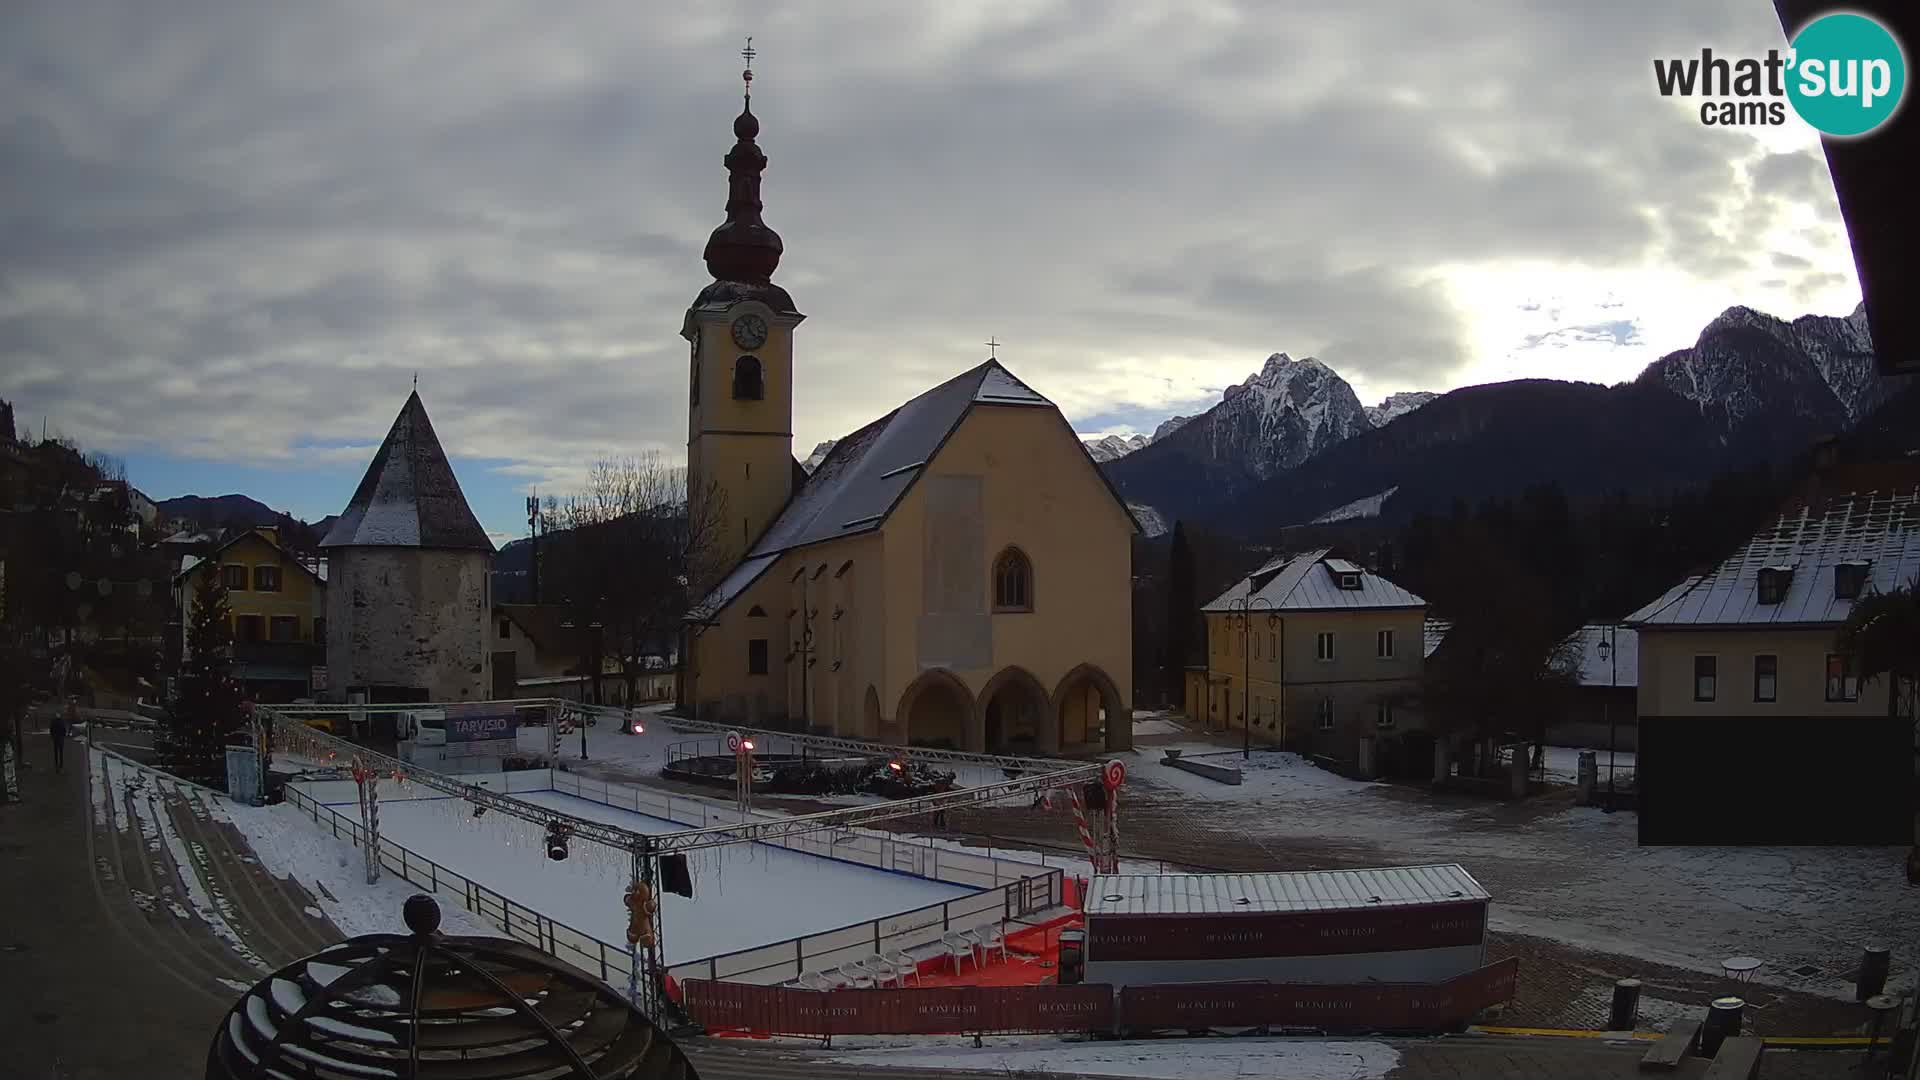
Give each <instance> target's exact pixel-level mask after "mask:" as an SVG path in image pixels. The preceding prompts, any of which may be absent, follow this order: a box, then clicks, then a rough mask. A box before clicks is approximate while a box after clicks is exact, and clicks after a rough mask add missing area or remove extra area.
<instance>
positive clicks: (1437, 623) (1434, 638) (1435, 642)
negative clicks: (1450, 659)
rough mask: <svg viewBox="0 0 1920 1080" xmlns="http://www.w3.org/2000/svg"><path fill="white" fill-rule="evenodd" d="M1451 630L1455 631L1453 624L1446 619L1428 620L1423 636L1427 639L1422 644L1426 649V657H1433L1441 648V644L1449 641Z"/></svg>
mask: <svg viewBox="0 0 1920 1080" xmlns="http://www.w3.org/2000/svg"><path fill="white" fill-rule="evenodd" d="M1451 629H1453V623H1451V622H1449V621H1448V620H1446V619H1428V620H1427V623H1426V626H1425V627H1424V628H1423V633H1422V635H1421V636H1422V637H1423V638H1424V639H1425V640H1424V641H1423V642H1422V644H1423V645H1424V646H1425V648H1426V654H1425V655H1426V656H1428V657H1431V656H1432V655H1433V653H1434V650H1436V649H1438V648H1439V647H1440V643H1441V642H1443V641H1445V640H1447V631H1449V630H1451Z"/></svg>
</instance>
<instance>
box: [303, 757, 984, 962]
mask: <svg viewBox="0 0 1920 1080" xmlns="http://www.w3.org/2000/svg"><path fill="white" fill-rule="evenodd" d="M589 753H591V749H589ZM515 797H516V798H519V799H522V800H524V801H527V802H531V803H534V804H536V805H539V806H545V807H548V808H550V809H554V810H560V811H563V812H565V813H567V814H571V815H574V816H576V817H582V818H587V819H589V820H594V821H600V822H605V823H607V824H610V825H617V826H619V827H621V828H624V829H630V830H632V831H634V832H642V833H650V834H657V833H664V832H673V831H676V830H679V829H682V828H684V827H685V826H682V825H676V824H674V823H673V822H669V821H663V820H661V819H659V818H654V817H648V816H646V815H644V814H636V813H633V812H632V811H630V810H622V809H619V808H618V807H611V806H605V805H602V804H600V803H596V802H592V801H589V800H586V799H581V798H578V797H576V796H573V795H567V794H563V793H561V792H553V791H542V792H531V793H524V794H519V795H516V796H515ZM278 809H285V810H286V811H287V812H288V813H290V814H293V815H295V816H296V817H297V816H298V813H299V812H298V811H297V810H294V809H292V808H291V807H285V808H276V810H278ZM339 809H341V811H342V812H343V813H348V814H353V813H355V812H356V811H355V809H354V807H353V805H352V804H348V805H346V806H344V807H341V808H339ZM380 831H381V834H382V835H383V836H385V837H386V838H387V839H389V840H391V841H393V842H394V843H397V844H400V845H402V846H404V847H406V848H408V849H410V850H412V851H415V852H418V853H419V854H421V855H424V856H426V857H427V858H429V859H432V860H434V861H435V862H438V863H440V864H441V865H442V866H445V867H447V868H448V869H450V870H452V871H454V872H455V873H457V874H460V875H462V876H464V877H467V878H470V879H471V880H473V881H477V882H479V883H480V884H481V885H483V886H485V887H487V888H489V889H492V890H493V891H494V892H497V893H499V894H501V895H502V896H505V897H507V898H509V899H511V900H513V901H514V902H515V903H518V904H521V905H523V906H525V907H528V908H531V909H533V910H534V911H538V912H540V913H541V914H543V915H546V916H548V917H550V918H552V919H555V920H557V921H558V922H561V923H564V924H566V925H567V926H570V927H572V928H573V929H575V930H578V931H580V932H582V933H585V934H588V935H590V936H592V937H595V938H598V939H599V940H601V941H606V942H620V941H623V940H625V936H624V935H625V932H626V922H627V912H626V909H625V907H624V906H623V904H622V899H621V898H622V894H623V891H624V890H625V888H626V885H627V881H628V880H629V879H628V875H629V873H630V871H629V864H628V856H627V855H626V854H625V853H622V852H616V851H613V850H611V849H607V848H603V847H601V846H599V845H597V844H592V843H587V842H584V841H575V842H574V843H573V844H572V845H571V847H570V849H569V857H568V858H567V859H566V860H565V861H564V862H553V861H551V860H549V859H548V858H547V854H546V844H545V838H544V834H543V833H542V832H541V830H540V829H539V828H538V827H537V826H535V825H533V824H531V823H529V822H525V821H520V820H517V819H513V818H507V817H505V816H504V815H501V814H488V815H485V816H484V817H480V818H475V817H474V816H473V813H472V806H471V805H470V804H469V803H467V802H466V801H465V800H463V799H454V798H443V799H412V800H407V801H393V802H384V803H382V804H381V806H380ZM688 863H689V865H690V869H691V870H692V872H693V892H694V898H693V899H692V900H688V899H686V898H684V897H680V896H674V895H671V894H668V895H665V896H663V897H662V906H661V920H662V926H663V930H664V940H665V949H666V959H667V962H668V963H672V964H679V963H685V962H687V961H691V960H698V959H703V958H705V957H708V956H713V955H716V954H720V953H727V952H733V951H736V950H739V949H747V948H752V947H754V946H758V945H765V944H770V943H772V942H776V941H785V940H787V939H789V938H794V937H799V936H802V935H806V934H814V933H820V932H823V931H827V930H834V929H838V928H840V927H843V926H848V925H851V924H853V923H858V922H862V921H865V920H868V919H874V918H880V917H883V916H886V915H893V914H898V913H900V912H905V911H912V910H915V909H918V908H922V907H927V906H929V905H933V904H938V903H940V902H941V901H943V900H950V899H953V898H956V897H960V896H967V895H971V893H972V890H969V889H966V888H964V887H961V886H958V885H948V884H945V883H943V882H938V881H931V880H928V879H926V878H918V877H910V876H908V875H905V874H895V873H889V872H887V871H884V870H875V869H870V868H868V867H864V866H858V865H855V864H852V863H846V862H839V861H836V860H833V859H823V858H819V857H816V856H812V855H807V854H803V853H800V852H794V851H788V850H786V849H784V848H775V847H769V846H767V845H764V844H736V845H732V846H729V847H724V848H715V849H708V850H705V851H698V852H694V853H692V854H690V855H689V856H688Z"/></svg>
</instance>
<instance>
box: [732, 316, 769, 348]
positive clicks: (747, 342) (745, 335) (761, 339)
mask: <svg viewBox="0 0 1920 1080" xmlns="http://www.w3.org/2000/svg"><path fill="white" fill-rule="evenodd" d="M733 343H734V344H735V345H738V346H740V347H741V348H743V349H757V348H759V347H760V346H762V345H765V344H766V343H767V320H765V319H763V318H761V317H760V316H758V315H742V316H740V317H739V318H737V319H735V320H733Z"/></svg>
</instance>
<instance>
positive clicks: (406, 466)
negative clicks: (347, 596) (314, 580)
mask: <svg viewBox="0 0 1920 1080" xmlns="http://www.w3.org/2000/svg"><path fill="white" fill-rule="evenodd" d="M320 546H321V547H323V548H340V547H409V548H435V549H439V550H451V551H484V552H486V553H487V554H489V555H491V554H492V553H493V541H491V540H489V539H487V532H486V530H485V529H482V528H481V527H480V522H479V520H478V519H477V518H475V517H474V516H473V510H472V508H471V507H469V506H468V505H467V497H466V496H465V495H463V494H461V492H460V481H459V480H457V479H455V477H454V475H453V466H452V465H451V464H449V463H448V462H447V455H446V452H445V451H443V450H441V449H440V440H439V438H438V437H436V436H435V435H434V433H433V423H432V422H431V421H429V420H428V419H427V407H426V406H425V405H423V404H421V403H420V392H419V391H418V390H416V391H414V392H413V393H412V394H411V395H409V396H408V398H407V403H406V404H405V405H403V406H401V407H400V415H399V416H397V417H395V418H394V421H393V429H392V430H390V431H388V432H387V439H386V441H385V442H383V443H381V444H380V450H379V452H378V453H376V454H374V455H373V462H372V464H370V465H368V466H367V475H365V476H364V477H361V479H360V486H359V487H358V488H356V489H354V492H353V499H352V501H350V502H349V503H347V508H346V509H345V510H344V511H342V512H341V514H340V520H338V521H336V522H334V525H333V528H332V529H331V530H330V531H328V533H327V538H326V539H325V540H322V541H321V542H320Z"/></svg>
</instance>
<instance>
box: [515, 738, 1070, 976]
mask: <svg viewBox="0 0 1920 1080" xmlns="http://www.w3.org/2000/svg"><path fill="white" fill-rule="evenodd" d="M553 789H554V790H555V791H561V792H565V793H566V794H569V795H575V796H578V797H580V798H583V799H586V800H588V801H590V802H597V803H600V804H601V805H604V806H614V807H619V808H620V809H623V810H632V811H634V812H635V813H640V814H646V815H648V816H650V817H657V818H661V819H663V820H667V821H672V822H675V823H677V824H681V825H687V826H689V827H695V828H704V827H707V826H711V825H733V824H738V823H740V822H741V821H742V820H743V819H742V818H741V816H740V814H739V813H738V812H736V811H731V810H724V809H721V808H720V807H718V806H717V805H715V804H712V803H709V802H705V801H700V800H695V799H690V798H688V797H686V796H674V795H670V794H668V793H666V792H661V791H653V790H648V789H642V788H634V787H629V786H626V785H622V784H609V783H605V782H602V781H596V780H583V779H581V778H580V777H577V776H573V775H571V774H569V773H566V772H555V773H554V774H553ZM773 816H774V815H767V814H750V815H748V816H747V819H746V820H754V819H763V818H771V817H773ZM766 843H768V844H769V845H770V846H774V847H784V848H786V849H788V850H790V851H799V852H804V853H806V854H809V855H814V856H818V857H821V858H828V859H837V860H839V861H842V862H850V863H854V864H856V865H859V866H866V867H870V868H874V869H879V870H890V871H893V872H896V873H903V874H912V875H914V876H916V877H924V878H931V879H933V880H935V881H942V882H946V883H947V884H951V885H964V886H966V887H968V888H973V889H979V890H982V891H980V892H977V893H974V894H973V895H971V896H962V897H958V898H956V899H953V900H947V901H944V902H942V903H939V904H930V905H928V906H926V907H923V908H918V909H915V910H913V911H907V912H902V913H900V914H897V915H889V916H885V917H883V918H879V919H873V920H870V921H868V922H863V923H856V924H854V925H852V926H843V927H841V928H839V929H837V930H827V931H822V932H820V933H817V934H807V935H803V936H801V937H796V938H789V939H787V940H785V941H777V942H773V943H770V944H767V945H757V946H754V947H753V948H750V949H740V950H737V951H735V952H730V953H723V954H721V955H718V956H711V957H707V958H705V959H701V960H692V961H688V962H686V963H681V964H676V965H674V966H673V967H671V968H669V969H668V970H669V973H670V974H672V975H673V977H674V978H675V979H681V980H685V979H702V978H704V979H709V980H720V979H725V980H731V981H733V982H736V983H746V984H753V985H766V984H770V983H782V982H790V981H792V980H794V979H797V978H799V977H800V976H801V975H803V974H805V973H806V972H808V971H820V970H824V969H827V968H833V967H838V966H840V965H841V964H844V963H848V962H849V961H854V960H860V959H864V958H865V957H867V956H869V955H872V954H873V953H876V952H894V951H897V950H899V951H904V950H909V949H917V948H920V947H922V946H924V945H930V944H932V943H934V942H936V941H938V940H940V937H941V936H942V935H943V934H947V933H950V932H952V931H955V930H972V929H976V928H979V927H983V926H992V925H998V924H1000V923H1004V922H1007V921H1010V920H1014V919H1021V918H1025V917H1028V916H1032V915H1036V914H1038V913H1040V912H1043V911H1048V910H1050V909H1053V908H1057V907H1060V906H1061V905H1062V904H1063V903H1064V902H1065V892H1064V884H1063V882H1062V875H1061V872H1060V871H1059V870H1057V869H1051V868H1047V867H1041V866H1035V865H1033V864H1031V863H1022V862H1014V861H1011V860H1007V859H998V858H994V857H992V856H984V855H975V854H972V853H970V852H964V851H955V850H953V849H951V848H943V847H938V846H936V845H934V844H931V843H928V842H927V841H924V840H918V839H911V838H905V837H898V836H894V835H892V834H889V833H881V832H874V831H871V830H867V829H836V830H832V831H824V832H815V833H805V834H801V835H799V836H793V837H785V838H781V839H778V840H771V841H766Z"/></svg>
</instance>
